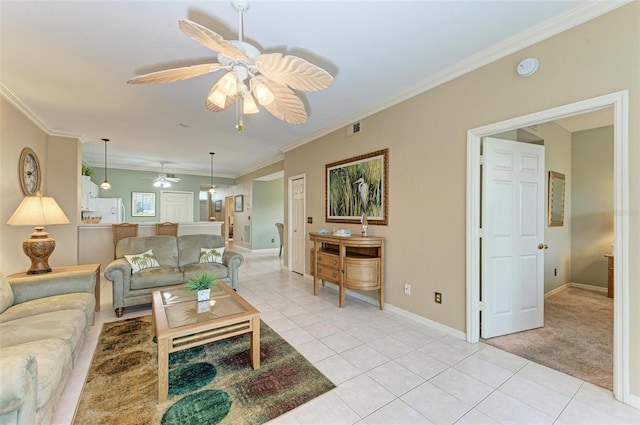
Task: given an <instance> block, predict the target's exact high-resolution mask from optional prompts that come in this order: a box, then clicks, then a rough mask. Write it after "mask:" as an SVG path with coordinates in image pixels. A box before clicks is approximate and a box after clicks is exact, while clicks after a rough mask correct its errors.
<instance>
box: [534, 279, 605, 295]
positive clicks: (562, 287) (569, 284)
mask: <svg viewBox="0 0 640 425" xmlns="http://www.w3.org/2000/svg"><path fill="white" fill-rule="evenodd" d="M567 288H580V289H586V290H589V291H596V292H607V288H604V287H602V286H595V285H587V284H584V283H576V282H567V283H565V284H564V285H560V286H558V287H557V288H555V289H552V290H551V291H549V292H547V293H546V294H544V297H545V298H547V297H550V296H551V295H554V294H557V293H558V292H562V291H564V290H565V289H567Z"/></svg>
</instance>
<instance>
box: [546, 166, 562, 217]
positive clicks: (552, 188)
mask: <svg viewBox="0 0 640 425" xmlns="http://www.w3.org/2000/svg"><path fill="white" fill-rule="evenodd" d="M565 192H566V179H565V176H564V174H562V173H557V172H555V171H549V227H559V226H563V225H564V205H565V202H564V201H565Z"/></svg>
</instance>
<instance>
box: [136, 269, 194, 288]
mask: <svg viewBox="0 0 640 425" xmlns="http://www.w3.org/2000/svg"><path fill="white" fill-rule="evenodd" d="M182 282H184V278H183V274H182V271H181V270H180V269H178V268H176V267H154V268H151V269H144V270H141V271H140V272H138V273H136V274H133V275H131V289H147V288H157V287H159V286H171V285H179V284H181V283H182Z"/></svg>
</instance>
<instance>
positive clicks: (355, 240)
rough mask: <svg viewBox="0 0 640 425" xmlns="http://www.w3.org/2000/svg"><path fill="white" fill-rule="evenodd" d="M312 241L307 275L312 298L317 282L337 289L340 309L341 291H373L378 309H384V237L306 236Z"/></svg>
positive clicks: (315, 291) (315, 292)
mask: <svg viewBox="0 0 640 425" xmlns="http://www.w3.org/2000/svg"><path fill="white" fill-rule="evenodd" d="M309 236H310V238H311V241H312V242H313V250H312V251H311V274H312V275H313V295H317V294H318V281H319V280H321V281H322V283H323V284H324V282H325V281H326V282H333V283H336V284H337V285H338V286H339V292H340V297H339V301H338V305H339V306H340V308H342V307H343V306H344V293H345V288H349V289H356V290H366V291H371V290H377V291H378V303H379V305H380V310H382V309H383V308H384V238H379V237H372V236H364V237H361V236H334V235H330V234H321V233H316V232H312V233H309Z"/></svg>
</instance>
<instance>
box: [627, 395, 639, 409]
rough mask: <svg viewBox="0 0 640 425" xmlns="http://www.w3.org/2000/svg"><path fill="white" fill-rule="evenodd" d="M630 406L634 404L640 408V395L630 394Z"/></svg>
mask: <svg viewBox="0 0 640 425" xmlns="http://www.w3.org/2000/svg"><path fill="white" fill-rule="evenodd" d="M627 404H628V405H629V406H633V407H635V408H636V409H640V397H638V396H636V395H633V394H629V402H628V403H627Z"/></svg>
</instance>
